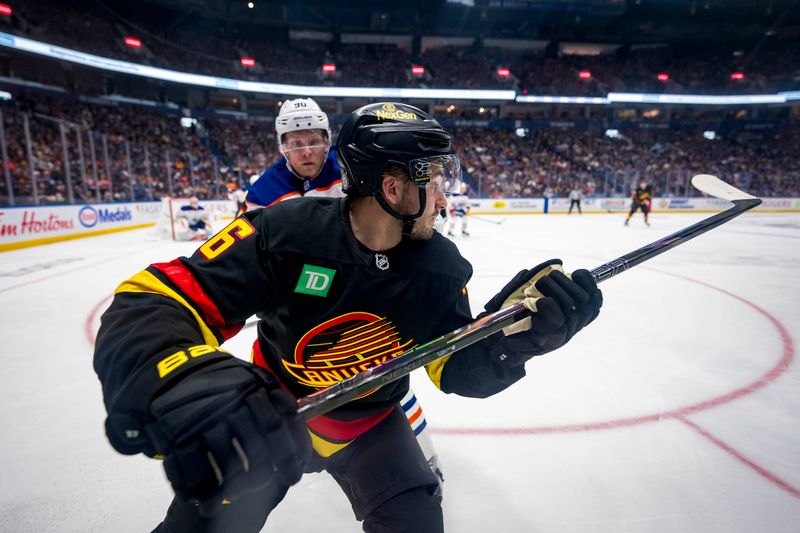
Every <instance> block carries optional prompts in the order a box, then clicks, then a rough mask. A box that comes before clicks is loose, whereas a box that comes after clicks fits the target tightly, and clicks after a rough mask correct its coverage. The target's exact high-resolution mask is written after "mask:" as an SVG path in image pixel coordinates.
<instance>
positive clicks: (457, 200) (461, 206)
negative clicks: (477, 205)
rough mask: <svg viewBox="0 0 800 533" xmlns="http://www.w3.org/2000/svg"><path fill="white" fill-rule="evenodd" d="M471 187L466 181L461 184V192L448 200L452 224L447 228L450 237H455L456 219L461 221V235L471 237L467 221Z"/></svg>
mask: <svg viewBox="0 0 800 533" xmlns="http://www.w3.org/2000/svg"><path fill="white" fill-rule="evenodd" d="M468 192H469V187H468V186H467V184H466V183H464V184H462V185H461V192H460V193H459V194H457V195H455V196H451V197H450V198H448V200H447V204H448V207H449V209H450V226H449V227H448V230H447V236H448V237H455V236H456V234H455V229H456V220H460V221H461V235H462V236H464V237H469V232H468V231H467V223H468V222H469V218H467V215H469V209H470V208H469V195H468Z"/></svg>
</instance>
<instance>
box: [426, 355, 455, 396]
mask: <svg viewBox="0 0 800 533" xmlns="http://www.w3.org/2000/svg"><path fill="white" fill-rule="evenodd" d="M450 357H451V356H450V355H445V356H444V357H442V358H441V359H437V360H436V361H434V362H433V363H430V364H429V365H426V366H425V372H427V373H428V377H429V378H431V381H433V384H434V385H436V388H437V389H439V390H441V389H442V372H444V365H445V363H447V361H449V360H450Z"/></svg>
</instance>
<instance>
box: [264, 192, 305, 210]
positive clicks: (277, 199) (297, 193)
mask: <svg viewBox="0 0 800 533" xmlns="http://www.w3.org/2000/svg"><path fill="white" fill-rule="evenodd" d="M296 196H302V195H301V194H300V193H299V192H287V193H286V194H284V195H283V196H278V197H277V198H275V199H274V200H273V201H271V202H270V203H269V204H268V205H267V207H269V206H270V205H275V204H277V203H279V202H282V201H284V200H288V199H289V198H294V197H296Z"/></svg>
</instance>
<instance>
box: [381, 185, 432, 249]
mask: <svg viewBox="0 0 800 533" xmlns="http://www.w3.org/2000/svg"><path fill="white" fill-rule="evenodd" d="M417 190H418V191H419V211H418V212H417V213H415V214H413V215H404V214H402V213H398V212H397V211H396V210H395V209H394V208H393V207H392V206H390V205H389V202H387V201H386V198H384V197H383V195H382V194H381V193H380V192H376V193H375V195H374V197H375V199H376V200H377V201H378V204H379V205H380V206H381V207H382V208H383V210H384V211H386V212H387V213H389V214H390V215H392V216H393V217H394V218H396V219H398V220H400V221H401V222H402V223H403V239H408V238H410V237H411V230H412V229H414V222H415V221H416V220H417V219H418V218H419V217H421V216H422V213H424V212H425V201H426V194H425V189H422V188H417Z"/></svg>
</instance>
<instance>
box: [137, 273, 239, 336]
mask: <svg viewBox="0 0 800 533" xmlns="http://www.w3.org/2000/svg"><path fill="white" fill-rule="evenodd" d="M151 266H152V267H153V268H156V269H158V271H159V272H161V273H162V274H164V275H165V276H166V277H167V278H168V279H169V280H170V281H171V282H172V283H173V284H175V286H176V287H178V288H179V289H180V290H181V292H183V294H185V295H186V296H187V297H188V298H189V299H190V300H191V301H192V303H193V304H195V305H196V306H197V307H198V308H199V310H200V311H201V312H202V313H203V316H204V317H205V320H206V324H207V325H208V326H210V327H213V328H215V329H216V330H217V331H219V333H220V334H221V335H222V337H223V338H224V339H225V340H228V339H230V338H231V337H233V336H234V335H236V334H237V333H239V331H241V329H242V327H243V326H244V324H226V323H225V320H224V319H223V318H222V313H220V311H219V309H218V308H217V306H216V304H215V303H214V302H213V301H212V300H211V298H209V296H208V294H206V292H205V291H204V290H203V288H202V287H201V286H200V284H199V283H198V282H197V280H196V279H195V278H194V276H193V275H192V273H191V272H190V271H189V269H187V268H186V267H185V266H184V265H183V263H181V262H180V260H178V259H173V260H172V261H170V262H169V263H153V264H152V265H151Z"/></svg>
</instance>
